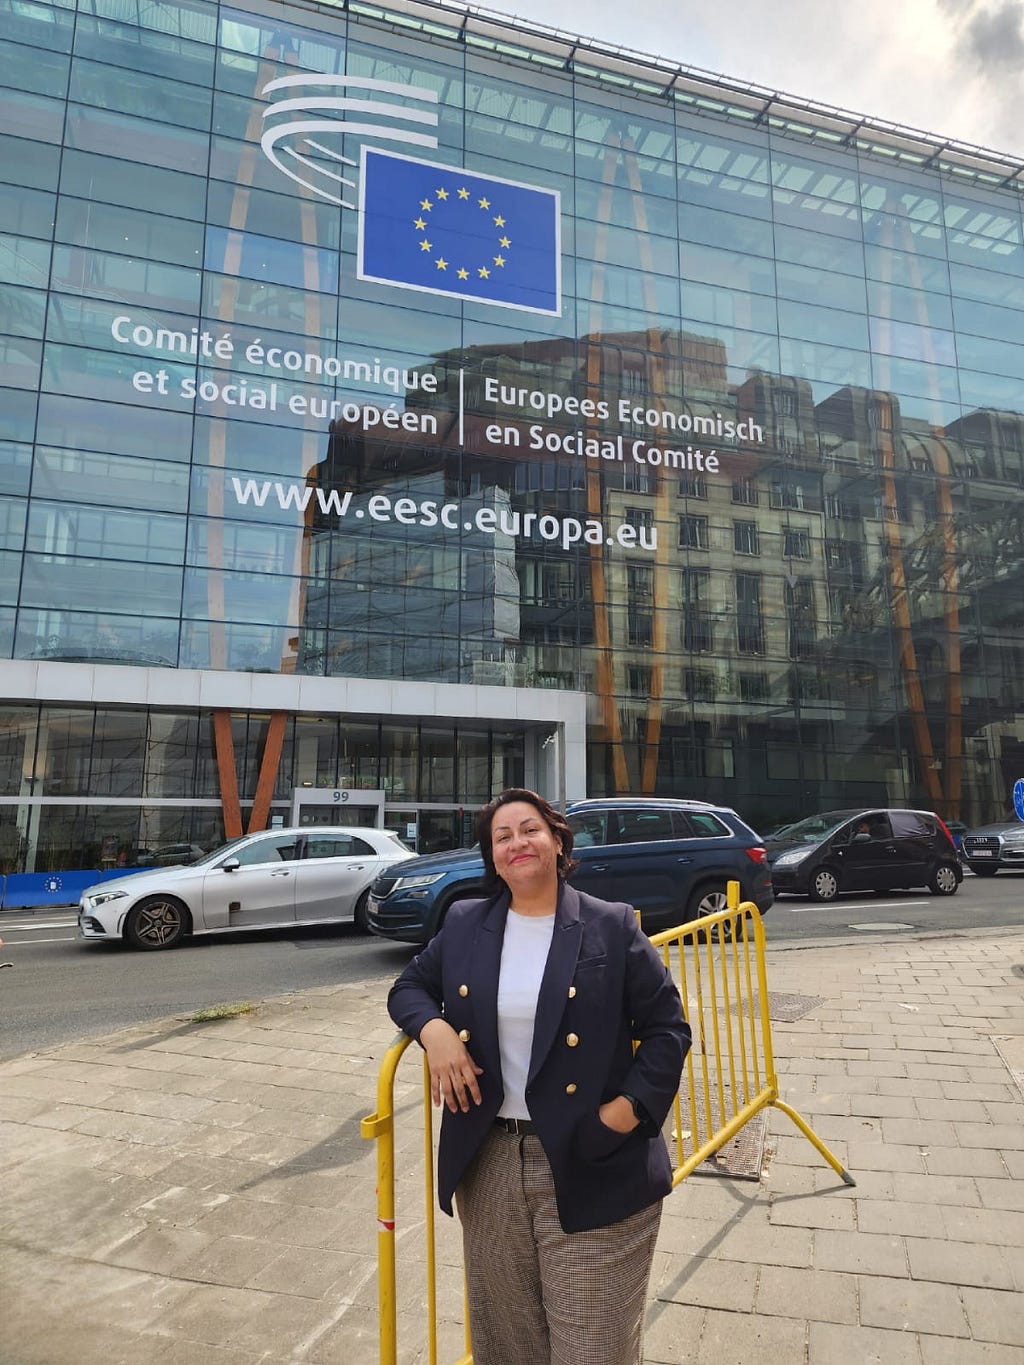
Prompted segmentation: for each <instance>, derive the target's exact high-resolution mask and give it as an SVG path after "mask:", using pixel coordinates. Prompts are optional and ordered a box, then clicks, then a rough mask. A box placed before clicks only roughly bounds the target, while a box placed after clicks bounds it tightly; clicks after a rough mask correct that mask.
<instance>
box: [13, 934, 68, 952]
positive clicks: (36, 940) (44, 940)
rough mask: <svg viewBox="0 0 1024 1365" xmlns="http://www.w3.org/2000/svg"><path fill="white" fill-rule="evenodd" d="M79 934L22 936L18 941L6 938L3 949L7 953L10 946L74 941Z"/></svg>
mask: <svg viewBox="0 0 1024 1365" xmlns="http://www.w3.org/2000/svg"><path fill="white" fill-rule="evenodd" d="M77 937H78V935H77V934H65V935H64V936H63V937H62V938H21V939H18V940H17V941H16V942H13V943H12V942H11V940H10V939H4V946H3V951H4V952H5V953H6V952H7V950H8V948H32V947H34V946H35V944H37V943H74V941H75V939H76V938H77Z"/></svg>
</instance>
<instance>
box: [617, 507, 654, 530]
mask: <svg viewBox="0 0 1024 1365" xmlns="http://www.w3.org/2000/svg"><path fill="white" fill-rule="evenodd" d="M624 520H625V522H626V525H627V526H632V527H634V528H635V529H636V530H637V531H652V530H653V529H654V513H653V512H652V511H651V509H650V508H649V507H627V508H626V513H625V517H624Z"/></svg>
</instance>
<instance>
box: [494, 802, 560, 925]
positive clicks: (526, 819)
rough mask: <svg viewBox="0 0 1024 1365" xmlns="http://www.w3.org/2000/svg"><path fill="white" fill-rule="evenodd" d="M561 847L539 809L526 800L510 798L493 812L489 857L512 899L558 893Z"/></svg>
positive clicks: (553, 895)
mask: <svg viewBox="0 0 1024 1365" xmlns="http://www.w3.org/2000/svg"><path fill="white" fill-rule="evenodd" d="M561 847H562V846H561V844H560V842H559V841H558V839H557V838H556V837H555V835H554V834H553V833H552V831H551V828H550V826H549V825H548V823H547V821H546V820H545V819H544V817H543V816H542V815H541V813H540V811H539V810H537V808H536V806H532V805H530V803H529V802H528V801H509V802H508V804H507V805H504V806H499V807H498V809H497V810H496V811H495V812H494V818H493V820H492V822H491V856H492V857H493V859H494V870H495V871H496V872H497V874H498V876H499V877H500V878H501V879H502V881H503V882H504V883H505V884H506V885H507V886H508V888H509V890H510V891H511V892H512V899H513V901H515V900H516V898H517V896H522V897H531V898H532V897H535V896H540V895H543V894H545V893H550V895H551V897H552V898H554V897H556V896H557V894H558V854H559V852H560V851H561Z"/></svg>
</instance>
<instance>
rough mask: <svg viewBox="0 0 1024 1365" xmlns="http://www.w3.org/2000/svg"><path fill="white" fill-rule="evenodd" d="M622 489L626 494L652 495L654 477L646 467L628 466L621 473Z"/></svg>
mask: <svg viewBox="0 0 1024 1365" xmlns="http://www.w3.org/2000/svg"><path fill="white" fill-rule="evenodd" d="M622 488H623V491H624V492H626V493H653V492H654V475H653V474H652V472H651V470H650V469H649V468H648V467H647V466H646V465H639V464H629V465H627V466H626V468H625V469H624V470H623V473H622Z"/></svg>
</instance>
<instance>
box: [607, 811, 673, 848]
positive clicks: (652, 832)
mask: <svg viewBox="0 0 1024 1365" xmlns="http://www.w3.org/2000/svg"><path fill="white" fill-rule="evenodd" d="M675 837H676V836H675V835H674V834H673V831H672V815H671V812H670V811H667V810H624V811H620V812H619V843H621V844H643V843H647V842H648V841H649V840H651V839H673V838H675Z"/></svg>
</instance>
